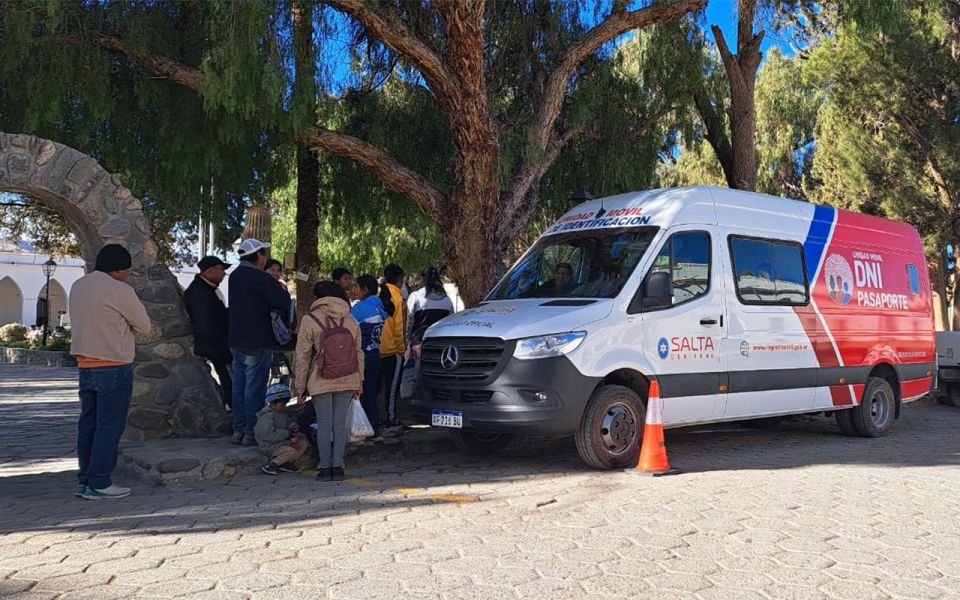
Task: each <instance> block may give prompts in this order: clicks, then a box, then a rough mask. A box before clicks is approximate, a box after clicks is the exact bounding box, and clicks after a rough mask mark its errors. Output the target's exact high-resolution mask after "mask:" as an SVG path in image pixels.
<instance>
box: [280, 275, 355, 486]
mask: <svg viewBox="0 0 960 600" xmlns="http://www.w3.org/2000/svg"><path fill="white" fill-rule="evenodd" d="M313 294H314V296H316V298H317V299H316V301H314V303H313V304H312V305H311V306H310V312H309V313H308V314H306V315H305V316H304V317H303V319H301V320H300V330H299V334H298V337H297V350H296V358H295V368H294V373H296V383H295V390H296V393H297V402H298V403H300V404H304V403H305V402H306V401H307V396H310V398H311V400H312V402H313V408H314V411H316V413H317V448H318V452H319V454H320V461H319V464H318V473H317V479H318V480H321V481H343V479H344V478H345V475H344V472H343V453H344V450H345V449H346V444H347V414H348V410H349V408H350V401H351V400H352V399H353V397H354V396H355V395H356V394H358V393H360V392H361V391H362V390H363V349H362V347H361V345H360V339H361V336H360V327H359V325H357V322H356V320H354V318H353V315H352V314H351V313H350V301H349V300H348V299H347V296H346V293H345V292H344V291H343V288H341V287H340V286H339V285H337V284H336V283H334V282H332V281H321V282H319V283H317V285H316V286H315V287H314V288H313ZM331 446H332V449H331Z"/></svg>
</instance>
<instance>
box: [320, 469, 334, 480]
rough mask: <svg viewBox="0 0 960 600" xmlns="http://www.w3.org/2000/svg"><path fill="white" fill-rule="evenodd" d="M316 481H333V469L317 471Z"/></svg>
mask: <svg viewBox="0 0 960 600" xmlns="http://www.w3.org/2000/svg"><path fill="white" fill-rule="evenodd" d="M317 481H333V469H331V468H330V467H320V468H319V469H317Z"/></svg>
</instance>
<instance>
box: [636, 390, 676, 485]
mask: <svg viewBox="0 0 960 600" xmlns="http://www.w3.org/2000/svg"><path fill="white" fill-rule="evenodd" d="M627 472H628V473H634V474H636V475H650V476H653V477H657V476H660V475H670V474H673V473H677V472H679V469H671V468H670V461H669V460H667V445H666V442H664V438H663V400H661V399H660V382H659V381H653V382H651V383H650V393H649V394H648V398H647V419H646V421H645V422H644V425H643V446H641V447H640V460H639V461H637V468H636V469H627Z"/></svg>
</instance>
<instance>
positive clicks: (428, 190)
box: [58, 36, 445, 219]
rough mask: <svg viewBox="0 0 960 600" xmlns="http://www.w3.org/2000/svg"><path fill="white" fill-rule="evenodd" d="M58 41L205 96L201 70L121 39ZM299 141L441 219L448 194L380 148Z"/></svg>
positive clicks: (313, 135) (324, 132)
mask: <svg viewBox="0 0 960 600" xmlns="http://www.w3.org/2000/svg"><path fill="white" fill-rule="evenodd" d="M58 39H59V40H60V41H63V42H65V43H70V44H73V45H77V46H80V47H90V46H94V47H98V48H102V49H106V50H112V51H115V52H118V53H120V54H122V55H124V56H126V57H128V58H129V59H130V60H132V61H133V62H134V63H135V64H136V65H137V66H138V67H140V68H141V69H142V70H143V71H145V72H146V73H148V74H150V75H153V76H155V77H161V78H163V79H167V80H169V81H172V82H174V83H176V84H177V85H180V86H182V87H185V88H187V89H189V90H192V91H194V92H196V93H198V94H202V92H203V85H204V83H205V77H204V75H203V73H202V72H201V71H200V70H199V69H195V68H193V67H188V66H186V65H183V64H181V63H178V62H176V61H174V60H171V59H169V58H166V57H164V56H160V55H156V54H142V53H137V52H133V51H132V50H130V49H129V48H128V47H127V46H126V44H124V43H123V41H122V40H120V39H117V38H113V37H108V36H94V37H91V38H83V37H80V36H60V37H59V38H58ZM296 141H298V142H300V143H304V144H305V145H307V146H308V147H309V148H310V149H311V150H324V151H326V152H330V153H331V154H336V155H337V156H342V157H344V158H347V159H350V160H353V161H355V162H356V163H358V164H359V165H360V166H362V167H363V168H364V169H366V170H367V171H368V172H369V173H371V174H372V175H373V176H374V177H376V178H377V179H379V180H380V181H381V182H382V183H383V184H384V185H386V186H387V187H388V188H390V189H391V190H393V191H395V192H397V193H399V194H402V195H404V196H406V197H407V198H409V199H410V200H411V201H413V203H414V204H416V205H417V207H419V208H420V210H422V211H423V212H424V213H426V214H427V215H429V216H430V217H432V218H434V219H437V218H438V217H439V215H440V214H441V207H442V206H443V199H444V198H445V195H444V193H443V192H441V191H440V190H439V189H437V188H436V187H435V186H434V185H433V184H432V183H430V182H429V181H428V180H427V179H426V178H424V177H423V176H422V175H420V174H419V173H416V172H415V171H413V170H411V169H409V168H407V167H405V166H403V165H401V164H400V163H399V162H397V160H396V159H394V158H393V157H391V156H390V155H389V154H387V153H386V152H384V151H383V150H381V149H380V148H377V147H375V146H373V145H371V144H369V143H367V142H364V141H363V140H361V139H359V138H356V137H354V136H351V135H346V134H343V133H338V132H335V131H330V130H328V129H324V128H322V127H317V126H312V127H310V128H309V129H307V130H306V132H304V133H302V134H299V135H297V140H296Z"/></svg>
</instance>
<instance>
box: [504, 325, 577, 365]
mask: <svg viewBox="0 0 960 600" xmlns="http://www.w3.org/2000/svg"><path fill="white" fill-rule="evenodd" d="M585 337H587V332H586V331H577V332H574V333H557V334H554V335H543V336H540V337H535V338H527V339H525V340H519V341H518V342H517V347H516V349H515V350H514V351H513V357H514V358H519V359H520V360H530V359H534V358H549V357H551V356H563V355H565V354H570V353H571V352H573V351H574V350H576V349H577V348H579V347H580V344H581V343H583V338H585Z"/></svg>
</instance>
